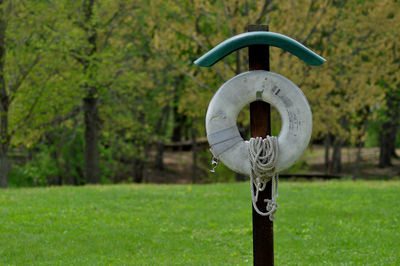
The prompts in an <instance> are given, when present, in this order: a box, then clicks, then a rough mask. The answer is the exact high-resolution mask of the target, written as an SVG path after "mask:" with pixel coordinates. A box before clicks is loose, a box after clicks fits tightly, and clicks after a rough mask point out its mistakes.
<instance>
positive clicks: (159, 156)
mask: <svg viewBox="0 0 400 266" xmlns="http://www.w3.org/2000/svg"><path fill="white" fill-rule="evenodd" d="M164 147H165V145H164V142H163V141H162V140H159V141H158V142H157V152H156V157H155V160H154V168H155V169H157V170H160V171H162V170H164V160H163V159H164Z"/></svg>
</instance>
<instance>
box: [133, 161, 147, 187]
mask: <svg viewBox="0 0 400 266" xmlns="http://www.w3.org/2000/svg"><path fill="white" fill-rule="evenodd" d="M132 170H133V182H135V183H142V181H143V171H144V161H143V159H141V158H135V159H134V160H133V169H132Z"/></svg>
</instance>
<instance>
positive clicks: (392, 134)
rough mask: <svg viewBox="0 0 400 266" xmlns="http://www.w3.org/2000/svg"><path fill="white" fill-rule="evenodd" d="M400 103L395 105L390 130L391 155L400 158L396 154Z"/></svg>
mask: <svg viewBox="0 0 400 266" xmlns="http://www.w3.org/2000/svg"><path fill="white" fill-rule="evenodd" d="M399 105H400V104H398V105H397V107H394V110H393V112H392V119H391V123H392V125H391V131H390V142H391V147H390V156H392V158H399V156H398V155H397V154H396V137H397V131H398V129H399V123H400V106H399Z"/></svg>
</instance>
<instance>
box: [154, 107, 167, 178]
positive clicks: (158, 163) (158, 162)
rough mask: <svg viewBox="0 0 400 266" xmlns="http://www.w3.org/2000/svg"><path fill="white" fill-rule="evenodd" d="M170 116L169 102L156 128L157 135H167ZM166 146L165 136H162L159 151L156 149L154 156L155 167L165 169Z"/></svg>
mask: <svg viewBox="0 0 400 266" xmlns="http://www.w3.org/2000/svg"><path fill="white" fill-rule="evenodd" d="M168 117H169V104H168V105H167V106H165V107H164V108H163V109H162V113H161V116H160V118H159V119H158V122H157V125H156V128H155V134H156V135H157V136H162V135H165V132H166V131H167V124H168ZM164 148H165V144H164V140H163V138H160V139H159V140H158V141H157V151H156V156H155V158H154V168H155V169H157V170H160V171H162V170H164V160H163V159H164Z"/></svg>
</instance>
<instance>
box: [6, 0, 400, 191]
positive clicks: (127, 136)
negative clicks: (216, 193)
mask: <svg viewBox="0 0 400 266" xmlns="http://www.w3.org/2000/svg"><path fill="white" fill-rule="evenodd" d="M248 24H268V25H269V29H270V31H273V32H278V33H281V34H285V35H287V36H289V37H291V38H294V39H296V40H298V41H299V42H301V43H303V44H304V45H306V46H307V47H309V48H311V49H312V50H314V51H315V52H316V53H318V54H320V55H322V56H323V57H324V58H326V59H327V62H326V63H325V64H324V65H322V66H320V67H310V66H308V65H307V64H305V63H303V62H302V61H300V60H299V59H298V58H297V57H295V56H292V55H290V54H289V53H287V52H284V51H283V50H282V49H278V48H271V71H273V72H277V73H279V74H281V75H283V76H285V77H287V78H288V79H290V80H292V81H293V82H294V83H295V84H297V85H298V86H299V87H300V88H301V89H302V90H303V92H304V93H305V95H306V96H307V99H308V101H309V103H310V105H311V108H312V111H313V119H314V124H313V136H312V141H311V143H310V146H309V149H308V150H307V152H306V153H305V154H304V156H303V157H302V158H301V160H300V161H299V162H298V163H297V164H296V165H294V166H293V167H292V168H290V169H288V170H287V171H286V172H285V173H283V174H282V176H288V177H290V176H295V177H297V178H305V177H307V178H308V177H319V178H330V177H340V178H353V179H357V178H364V179H393V178H399V176H400V160H399V158H398V154H400V151H399V150H397V153H396V148H397V149H398V148H399V147H400V136H399V135H400V133H399V123H400V117H399V115H400V114H399V113H400V38H399V37H400V2H399V1H396V0H380V1H377V0H361V1H346V0H301V1H273V0H262V1H261V0H258V1H256V0H236V1H233V0H232V1H214V0H212V1H201V0H191V1H190V0H187V1H178V0H135V1H128V0H103V1H100V0H82V1H72V0H57V1H56V0H30V1H23V0H12V1H11V0H9V1H7V0H3V1H0V187H7V186H9V187H19V186H50V185H63V184H68V185H82V184H87V183H120V182H139V183H140V182H155V183H192V182H193V183H208V182H233V181H235V180H237V181H239V180H245V179H246V178H245V177H243V176H239V175H235V174H234V173H233V172H231V171H230V170H228V169H227V168H226V167H224V166H223V165H222V164H220V165H219V166H218V167H217V169H216V170H217V172H216V173H214V174H213V173H210V172H209V169H211V165H210V161H211V153H210V152H209V151H208V143H207V140H206V138H205V128H204V118H205V113H206V110H207V106H208V103H209V101H210V100H211V98H212V96H213V94H214V93H215V91H216V90H217V89H218V88H219V87H220V86H221V85H222V84H223V83H224V82H225V81H227V80H228V79H230V78H232V77H233V76H235V75H237V74H238V73H241V72H244V71H247V65H248V62H247V49H242V50H240V51H238V52H235V53H233V54H231V55H229V56H227V57H225V58H224V59H223V60H222V61H221V62H219V63H217V64H216V65H214V66H213V67H210V68H200V67H198V66H196V65H194V64H193V61H194V60H195V59H197V58H198V57H200V56H201V55H203V54H204V53H205V52H206V51H208V50H210V49H211V48H212V47H214V46H215V45H217V44H218V43H220V42H222V41H223V40H225V39H227V38H229V37H232V36H234V35H237V34H240V33H243V32H246V28H247V25H248ZM238 127H239V128H240V131H241V133H242V135H243V137H245V138H248V137H249V111H248V108H245V109H244V110H243V111H242V112H241V113H240V115H239V118H238ZM272 127H273V134H274V135H278V134H279V131H280V118H279V116H278V114H277V113H276V111H273V113H272Z"/></svg>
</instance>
